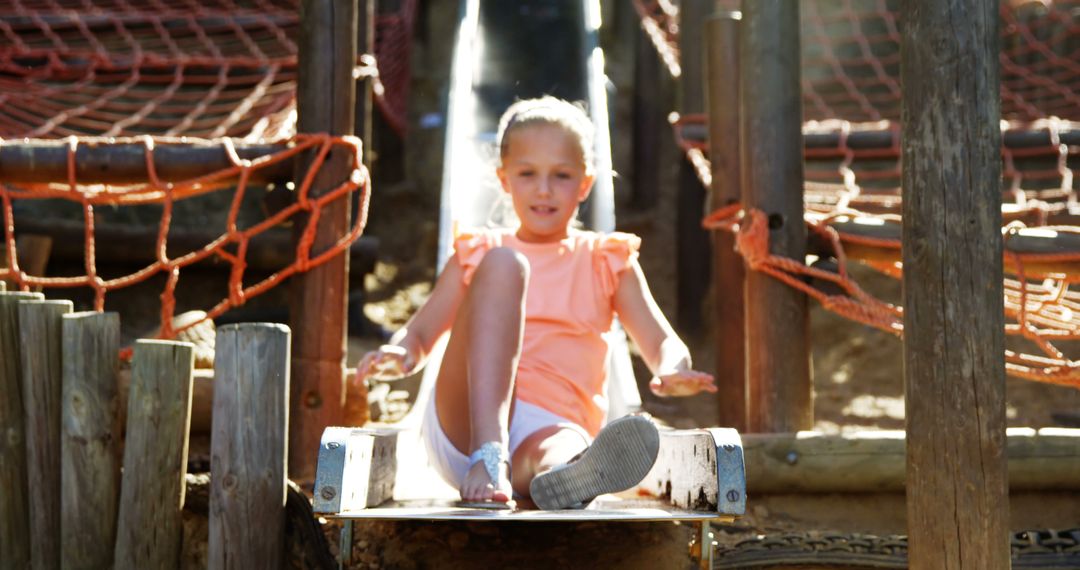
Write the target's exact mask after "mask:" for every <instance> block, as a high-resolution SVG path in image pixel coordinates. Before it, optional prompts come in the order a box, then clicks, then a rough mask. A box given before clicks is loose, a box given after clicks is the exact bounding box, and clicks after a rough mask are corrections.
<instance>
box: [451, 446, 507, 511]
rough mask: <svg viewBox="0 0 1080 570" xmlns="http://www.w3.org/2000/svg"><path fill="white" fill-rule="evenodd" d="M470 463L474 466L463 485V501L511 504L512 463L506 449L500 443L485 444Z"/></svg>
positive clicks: (467, 473) (470, 459) (471, 457)
mask: <svg viewBox="0 0 1080 570" xmlns="http://www.w3.org/2000/svg"><path fill="white" fill-rule="evenodd" d="M469 461H470V463H471V464H472V465H471V466H470V467H469V470H468V471H467V472H466V473H465V480H464V481H463V482H462V483H461V490H460V492H461V499H462V501H465V502H471V503H477V502H485V501H490V502H493V503H509V502H510V497H511V493H512V491H511V487H510V461H509V455H508V454H507V452H506V450H505V448H504V447H503V446H502V445H501V444H499V443H495V442H488V443H485V444H483V445H482V446H480V448H479V449H477V450H476V451H475V452H473V454H472V455H471V456H470V457H469ZM493 476H494V478H493Z"/></svg>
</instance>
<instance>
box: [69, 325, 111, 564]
mask: <svg viewBox="0 0 1080 570" xmlns="http://www.w3.org/2000/svg"><path fill="white" fill-rule="evenodd" d="M62 327H63V328H62V331H63V348H62V350H63V368H62V369H63V396H62V404H61V406H62V407H61V413H62V416H61V418H62V419H61V422H62V424H61V426H62V427H61V439H60V480H61V484H62V489H61V491H60V528H61V529H62V530H63V532H62V533H61V537H60V548H61V554H60V557H61V558H60V565H61V566H62V567H63V568H65V569H67V568H86V569H88V570H89V569H93V568H109V567H111V566H112V556H113V544H114V543H115V541H116V506H117V501H116V500H117V497H118V496H119V494H120V462H119V460H118V456H117V449H116V447H117V443H118V442H119V441H120V426H118V425H117V414H116V411H117V410H116V406H117V401H118V398H117V382H118V375H119V371H120V370H119V368H120V359H119V358H118V357H117V354H119V352H120V316H119V315H118V314H116V313H95V312H84V313H72V314H70V315H64V317H63V325H62Z"/></svg>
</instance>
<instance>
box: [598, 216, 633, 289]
mask: <svg viewBox="0 0 1080 570" xmlns="http://www.w3.org/2000/svg"><path fill="white" fill-rule="evenodd" d="M639 249H641V238H639V237H638V236H636V235H634V234H627V233H623V232H612V233H610V234H605V235H602V236H600V238H599V243H597V245H596V249H595V250H594V251H595V252H596V256H597V261H598V263H597V264H596V268H597V272H598V273H599V277H600V287H601V288H602V290H603V292H604V294H605V295H607V296H609V297H610V296H612V295H614V294H615V289H616V287H618V286H619V274H621V273H622V272H623V271H625V270H626V269H627V268H628V267H630V264H631V263H633V262H634V261H635V260H636V259H637V258H638V250H639Z"/></svg>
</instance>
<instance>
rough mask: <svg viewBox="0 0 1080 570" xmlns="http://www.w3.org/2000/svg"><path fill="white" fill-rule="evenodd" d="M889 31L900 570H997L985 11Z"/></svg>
mask: <svg viewBox="0 0 1080 570" xmlns="http://www.w3.org/2000/svg"><path fill="white" fill-rule="evenodd" d="M899 19H900V21H902V22H904V25H903V26H902V27H901V32H902V34H901V41H900V54H901V56H900V60H901V66H900V78H901V81H900V83H901V86H902V93H901V95H902V97H901V101H902V103H901V116H902V117H903V124H902V137H901V140H902V157H901V160H902V164H903V172H902V187H903V228H904V231H903V242H904V244H903V262H904V295H903V297H904V330H905V332H906V334H905V335H904V383H905V409H906V420H907V439H908V446H907V481H908V485H907V514H908V519H907V520H908V547H909V550H908V552H909V557H910V561H911V567H912V568H948V569H964V568H980V569H997V568H1009V564H1010V562H1009V540H1008V530H1009V523H1008V519H1009V512H1008V509H1006V508H1004V506H1005V505H1007V504H1008V503H1007V499H1008V483H1007V474H1006V461H1005V363H1004V361H1003V360H1002V358H1001V355H1002V353H1003V352H1004V350H1005V339H1004V324H1005V323H1004V313H1003V309H1002V304H1001V299H1002V296H1003V285H1002V273H1003V272H1002V238H1001V192H1000V182H1001V155H1000V152H1001V128H1000V125H999V120H1000V118H1001V102H1000V98H999V97H998V85H999V83H1000V72H999V62H998V51H999V44H1000V35H999V33H998V32H999V30H998V28H999V14H998V5H997V3H996V2H982V1H978V0H943V1H940V2H913V1H912V2H903V3H901V7H900V13H899ZM960 23H962V24H960Z"/></svg>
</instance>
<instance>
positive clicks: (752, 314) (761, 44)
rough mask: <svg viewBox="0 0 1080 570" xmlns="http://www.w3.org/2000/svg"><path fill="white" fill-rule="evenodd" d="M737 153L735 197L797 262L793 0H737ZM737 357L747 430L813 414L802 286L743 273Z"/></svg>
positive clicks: (798, 139) (778, 250)
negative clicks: (741, 352)
mask: <svg viewBox="0 0 1080 570" xmlns="http://www.w3.org/2000/svg"><path fill="white" fill-rule="evenodd" d="M743 8H744V10H743V19H742V24H741V26H740V28H739V57H740V59H741V63H740V65H739V68H740V81H739V92H740V101H741V104H740V106H741V118H740V125H741V126H740V129H739V136H740V147H741V148H740V156H741V157H742V159H741V162H742V168H741V176H742V188H743V190H742V196H743V205H744V206H745V207H746V209H747V210H748V211H749V210H750V209H757V210H762V211H764V212H765V214H766V215H767V216H768V219H769V242H770V251H771V253H773V254H776V255H782V256H785V257H790V258H792V259H794V260H796V261H799V262H802V261H803V260H804V259H805V257H806V226H805V224H804V223H803V196H802V188H803V163H802V150H803V148H802V99H801V96H800V93H801V89H800V85H799V65H800V60H799V4H798V2H790V1H786V0H755V1H753V2H746V3H744V5H743ZM746 341H747V351H746V365H747V382H748V384H747V394H748V398H747V400H748V406H749V407H748V416H747V423H748V425H747V427H748V429H749V430H750V431H751V432H785V431H798V430H804V429H810V428H811V427H812V426H813V423H814V409H813V383H812V382H811V380H810V341H809V312H808V310H807V301H806V296H805V295H804V294H803V293H800V292H798V291H795V290H794V289H791V288H790V287H788V286H787V285H785V284H783V283H781V282H779V281H777V280H775V279H773V278H772V277H768V276H766V275H764V274H762V273H758V272H755V271H751V272H748V273H747V275H746Z"/></svg>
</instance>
